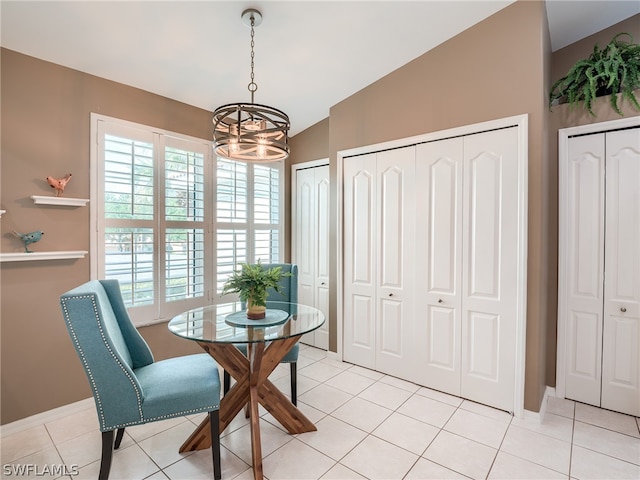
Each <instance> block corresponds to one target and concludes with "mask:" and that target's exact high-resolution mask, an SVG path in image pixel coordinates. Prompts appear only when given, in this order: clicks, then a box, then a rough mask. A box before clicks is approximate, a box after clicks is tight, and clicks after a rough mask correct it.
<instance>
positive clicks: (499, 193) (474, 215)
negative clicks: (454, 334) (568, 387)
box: [461, 128, 519, 411]
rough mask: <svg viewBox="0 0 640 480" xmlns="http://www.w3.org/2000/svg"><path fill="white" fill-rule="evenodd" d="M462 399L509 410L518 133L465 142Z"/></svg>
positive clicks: (471, 137)
mask: <svg viewBox="0 0 640 480" xmlns="http://www.w3.org/2000/svg"><path fill="white" fill-rule="evenodd" d="M463 165H464V172H463V222H462V225H463V232H462V243H463V248H462V252H463V262H462V265H463V266H462V289H463V290H462V298H463V303H462V317H461V318H462V319H463V320H462V344H461V345H462V364H461V369H462V376H461V394H462V396H463V397H465V398H468V399H471V400H475V401H477V402H480V403H484V404H487V405H491V406H494V407H496V408H501V409H503V410H508V411H513V409H514V391H515V339H516V316H517V296H518V293H517V283H518V271H517V262H515V261H514V259H516V258H518V229H517V225H518V223H519V219H518V208H517V205H518V185H517V181H516V179H517V178H518V132H517V129H516V128H507V129H503V130H495V131H490V132H484V133H481V134H476V135H469V136H467V137H464V164H463Z"/></svg>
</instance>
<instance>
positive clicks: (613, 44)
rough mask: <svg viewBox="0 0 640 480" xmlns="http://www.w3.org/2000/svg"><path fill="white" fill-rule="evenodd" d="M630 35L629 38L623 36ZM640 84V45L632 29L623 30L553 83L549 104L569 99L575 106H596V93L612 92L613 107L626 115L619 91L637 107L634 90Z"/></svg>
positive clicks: (599, 95) (589, 108)
mask: <svg viewBox="0 0 640 480" xmlns="http://www.w3.org/2000/svg"><path fill="white" fill-rule="evenodd" d="M624 36H626V37H628V41H626V40H623V39H622V38H621V37H624ZM638 88H640V45H638V44H637V43H633V38H632V37H631V35H630V34H628V33H619V34H618V35H616V36H615V37H613V39H612V40H611V41H610V42H609V43H608V44H607V45H606V46H605V47H604V48H602V49H600V47H598V45H596V46H595V47H594V48H593V52H592V53H591V55H589V56H588V57H587V58H585V59H582V60H579V61H578V62H576V63H575V65H573V67H571V69H570V70H569V72H568V73H567V74H566V75H565V76H564V77H562V78H561V79H560V80H558V81H557V82H555V83H554V84H553V86H552V87H551V92H550V94H549V108H551V107H552V106H553V105H554V104H555V103H556V102H561V103H569V104H570V105H571V108H575V107H576V106H577V105H580V104H583V106H584V108H585V109H586V110H587V111H588V112H589V113H590V114H591V115H592V116H594V117H595V114H594V113H593V110H592V104H593V101H594V100H595V99H596V97H601V96H604V95H611V107H612V108H613V109H614V110H615V111H616V112H617V113H618V114H619V115H623V113H622V111H621V110H620V107H619V105H618V94H620V95H621V96H622V99H623V100H625V99H626V100H628V101H629V102H630V103H631V104H632V105H633V106H634V107H635V108H636V109H638V110H640V104H639V103H638V99H637V98H636V96H635V93H634V90H637V89H638Z"/></svg>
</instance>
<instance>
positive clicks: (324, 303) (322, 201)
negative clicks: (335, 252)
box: [301, 165, 330, 350]
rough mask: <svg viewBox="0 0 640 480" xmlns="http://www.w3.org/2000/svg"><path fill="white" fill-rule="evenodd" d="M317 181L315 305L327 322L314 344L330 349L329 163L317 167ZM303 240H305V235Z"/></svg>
mask: <svg viewBox="0 0 640 480" xmlns="http://www.w3.org/2000/svg"><path fill="white" fill-rule="evenodd" d="M313 171H314V182H315V204H316V208H315V220H316V222H315V223H316V238H315V252H316V253H315V268H314V270H315V280H314V283H315V306H316V308H318V309H319V310H320V311H321V312H322V313H324V316H325V319H326V320H325V322H324V324H323V325H322V327H320V328H319V329H317V330H316V331H314V332H313V334H314V339H313V346H315V347H318V348H322V349H324V350H328V349H329V194H330V192H329V165H325V166H323V167H316V168H314V169H313ZM301 240H303V241H304V240H305V239H304V237H302V238H301Z"/></svg>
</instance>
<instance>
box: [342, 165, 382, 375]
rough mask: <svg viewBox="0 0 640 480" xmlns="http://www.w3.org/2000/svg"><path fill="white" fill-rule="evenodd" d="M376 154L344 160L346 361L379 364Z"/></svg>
mask: <svg viewBox="0 0 640 480" xmlns="http://www.w3.org/2000/svg"><path fill="white" fill-rule="evenodd" d="M376 200H377V198H376V154H375V153H372V154H369V155H362V156H360V157H353V158H348V159H346V161H345V163H344V236H343V238H344V319H345V320H344V327H343V328H344V338H343V342H344V345H343V346H344V360H345V361H347V362H351V363H355V364H356V365H361V366H363V367H367V368H375V365H376V345H375V340H376V338H375V330H376V316H375V315H376V313H375V301H376V283H377V282H376V277H375V273H376V271H375V260H376V257H375V251H376V250H375V249H376V248H377V242H376V238H375V232H376V231H377V214H376V208H377V203H376Z"/></svg>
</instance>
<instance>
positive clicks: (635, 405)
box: [602, 128, 640, 416]
mask: <svg viewBox="0 0 640 480" xmlns="http://www.w3.org/2000/svg"><path fill="white" fill-rule="evenodd" d="M605 143H606V147H605V149H606V151H605V153H606V180H605V204H606V206H605V241H604V246H605V254H604V262H605V265H604V272H605V275H604V326H603V343H602V407H603V408H607V409H610V410H616V411H618V412H623V413H627V414H629V415H635V416H639V415H640V385H639V384H640V364H639V363H640V355H639V349H640V129H638V128H635V129H630V130H620V131H615V132H607V133H606V142H605Z"/></svg>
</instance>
